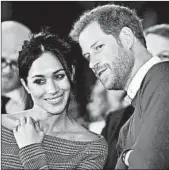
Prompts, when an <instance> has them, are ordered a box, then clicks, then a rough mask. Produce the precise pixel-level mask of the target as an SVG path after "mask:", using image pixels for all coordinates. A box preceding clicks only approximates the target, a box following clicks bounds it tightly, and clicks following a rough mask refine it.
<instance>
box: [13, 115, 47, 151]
mask: <svg viewBox="0 0 169 170" xmlns="http://www.w3.org/2000/svg"><path fill="white" fill-rule="evenodd" d="M18 122H19V121H18ZM13 133H14V137H15V139H16V142H17V144H18V146H19V148H23V147H25V146H27V145H31V144H34V143H41V142H42V140H43V138H44V132H43V131H42V130H41V129H40V127H39V125H38V123H36V122H35V121H34V120H33V118H31V117H27V118H26V117H21V118H20V123H19V124H18V126H17V127H16V128H14V129H13Z"/></svg>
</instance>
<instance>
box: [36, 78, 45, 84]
mask: <svg viewBox="0 0 169 170" xmlns="http://www.w3.org/2000/svg"><path fill="white" fill-rule="evenodd" d="M34 83H35V84H38V85H43V84H45V80H41V79H38V80H35V81H34Z"/></svg>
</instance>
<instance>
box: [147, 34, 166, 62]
mask: <svg viewBox="0 0 169 170" xmlns="http://www.w3.org/2000/svg"><path fill="white" fill-rule="evenodd" d="M146 43H147V49H148V51H149V52H150V53H151V54H152V55H154V56H159V57H160V58H161V59H162V60H163V61H167V60H169V39H167V38H164V37H162V36H159V35H155V34H148V35H147V36H146Z"/></svg>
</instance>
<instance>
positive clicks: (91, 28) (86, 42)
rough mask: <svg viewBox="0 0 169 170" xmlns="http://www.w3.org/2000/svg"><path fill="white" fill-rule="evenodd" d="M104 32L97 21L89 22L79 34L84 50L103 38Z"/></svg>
mask: <svg viewBox="0 0 169 170" xmlns="http://www.w3.org/2000/svg"><path fill="white" fill-rule="evenodd" d="M103 36H104V32H103V31H102V30H101V28H100V26H99V24H98V23H97V22H92V23H90V24H88V25H87V26H86V27H85V28H84V30H83V31H82V32H81V33H80V35H79V44H80V46H81V48H83V49H84V50H85V49H86V48H90V47H91V46H92V45H94V44H95V43H96V42H98V41H99V40H100V39H101V38H103Z"/></svg>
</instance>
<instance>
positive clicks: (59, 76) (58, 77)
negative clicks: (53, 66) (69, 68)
mask: <svg viewBox="0 0 169 170" xmlns="http://www.w3.org/2000/svg"><path fill="white" fill-rule="evenodd" d="M64 77H65V74H57V75H55V76H54V78H55V79H56V80H61V79H63V78H64Z"/></svg>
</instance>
